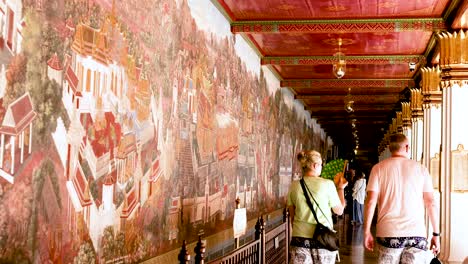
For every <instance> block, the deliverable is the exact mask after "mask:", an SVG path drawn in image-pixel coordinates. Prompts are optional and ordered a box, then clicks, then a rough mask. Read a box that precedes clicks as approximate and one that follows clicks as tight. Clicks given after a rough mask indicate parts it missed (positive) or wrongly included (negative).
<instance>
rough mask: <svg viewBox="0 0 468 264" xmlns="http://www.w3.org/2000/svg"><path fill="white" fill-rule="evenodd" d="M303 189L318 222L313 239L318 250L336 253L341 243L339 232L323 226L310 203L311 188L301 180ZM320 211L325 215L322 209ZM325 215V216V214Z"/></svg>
mask: <svg viewBox="0 0 468 264" xmlns="http://www.w3.org/2000/svg"><path fill="white" fill-rule="evenodd" d="M300 182H301V187H302V191H303V192H304V196H305V198H306V201H307V205H308V206H309V207H310V210H312V214H313V215H314V218H315V221H316V222H317V226H316V227H315V232H314V235H313V237H312V239H313V240H314V241H315V243H317V248H324V249H327V250H330V251H336V250H338V249H339V248H340V241H339V238H338V234H337V232H335V231H333V230H330V228H328V227H327V226H324V225H322V224H321V223H320V222H319V220H318V218H317V214H316V213H315V210H314V207H313V206H312V202H311V201H310V198H309V194H308V193H310V195H311V196H312V193H311V192H310V191H309V188H307V186H306V184H305V181H304V179H301V181H300ZM312 199H314V196H312ZM314 202H315V203H316V204H317V207H318V208H319V209H320V206H319V205H318V203H317V201H315V199H314ZM320 211H321V212H322V214H323V211H322V209H320ZM324 215H325V214H324Z"/></svg>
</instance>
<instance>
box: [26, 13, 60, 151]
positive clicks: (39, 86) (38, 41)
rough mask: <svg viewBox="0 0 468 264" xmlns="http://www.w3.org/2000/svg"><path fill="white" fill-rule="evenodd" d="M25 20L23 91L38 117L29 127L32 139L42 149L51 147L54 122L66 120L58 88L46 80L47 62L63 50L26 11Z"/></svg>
mask: <svg viewBox="0 0 468 264" xmlns="http://www.w3.org/2000/svg"><path fill="white" fill-rule="evenodd" d="M25 19H26V21H27V22H26V23H27V24H28V25H30V26H28V27H26V29H25V32H24V41H23V49H24V54H25V56H26V57H27V58H28V61H27V67H26V81H25V87H26V91H29V93H30V95H31V99H32V101H33V105H34V108H35V110H36V112H37V114H38V115H37V119H36V121H35V123H34V126H33V128H34V135H35V137H33V139H34V140H35V142H34V143H35V145H38V146H42V147H45V146H50V145H51V144H50V143H51V137H50V133H51V132H52V131H54V130H55V128H56V125H57V118H58V117H59V116H60V117H62V119H64V120H67V118H66V115H63V113H64V108H63V104H62V101H61V98H62V89H61V86H60V85H59V84H57V83H56V82H55V81H51V80H49V79H48V78H47V77H46V76H47V75H46V69H47V68H46V66H47V64H46V62H47V59H48V58H49V57H50V56H51V55H52V54H53V53H54V52H57V51H61V50H62V49H63V46H61V44H59V43H60V40H59V39H58V37H56V33H54V31H53V30H52V28H51V27H50V26H49V25H48V24H47V23H45V24H44V23H42V22H41V18H40V16H39V14H37V13H34V12H31V11H28V12H26V16H25ZM54 34H55V36H54ZM38 47H40V49H38ZM60 54H61V52H60Z"/></svg>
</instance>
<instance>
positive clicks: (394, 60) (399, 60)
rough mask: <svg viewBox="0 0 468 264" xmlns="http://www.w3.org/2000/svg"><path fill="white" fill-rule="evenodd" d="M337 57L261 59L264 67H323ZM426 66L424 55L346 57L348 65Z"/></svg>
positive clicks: (267, 57)
mask: <svg viewBox="0 0 468 264" xmlns="http://www.w3.org/2000/svg"><path fill="white" fill-rule="evenodd" d="M335 61H336V57H335V56H294V57H292V56H289V57H273V56H266V57H263V58H262V59H261V61H260V62H261V64H262V65H282V66H284V65H321V64H330V65H331V64H333V63H334V62H335ZM410 62H414V63H421V64H424V65H425V64H426V58H425V57H424V56H423V55H381V56H379V55H373V56H346V64H348V65H349V64H383V65H389V64H403V63H410Z"/></svg>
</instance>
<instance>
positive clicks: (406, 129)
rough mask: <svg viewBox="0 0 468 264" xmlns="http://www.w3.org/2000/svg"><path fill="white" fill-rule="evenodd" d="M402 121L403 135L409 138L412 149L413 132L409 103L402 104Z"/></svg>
mask: <svg viewBox="0 0 468 264" xmlns="http://www.w3.org/2000/svg"><path fill="white" fill-rule="evenodd" d="M401 119H402V126H403V134H404V135H405V136H406V137H407V138H408V141H409V143H410V146H411V147H412V142H413V131H412V127H411V105H410V103H408V102H402V103H401Z"/></svg>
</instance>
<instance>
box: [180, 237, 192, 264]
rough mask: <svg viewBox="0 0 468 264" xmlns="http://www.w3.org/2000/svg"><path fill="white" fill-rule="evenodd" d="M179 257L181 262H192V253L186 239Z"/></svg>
mask: <svg viewBox="0 0 468 264" xmlns="http://www.w3.org/2000/svg"><path fill="white" fill-rule="evenodd" d="M178 259H179V263H180V264H189V262H190V254H189V252H188V250H187V242H186V241H185V240H184V241H183V242H182V248H181V249H180V253H179V258H178Z"/></svg>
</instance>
